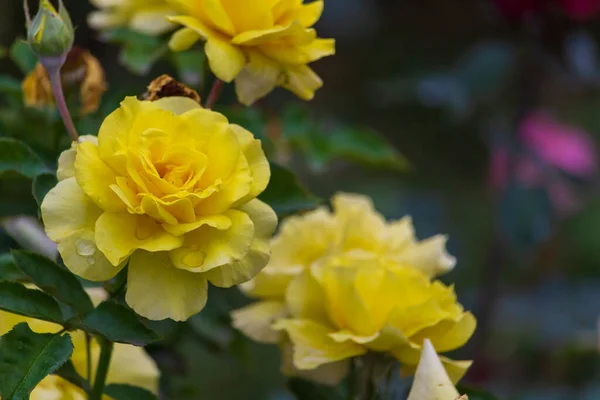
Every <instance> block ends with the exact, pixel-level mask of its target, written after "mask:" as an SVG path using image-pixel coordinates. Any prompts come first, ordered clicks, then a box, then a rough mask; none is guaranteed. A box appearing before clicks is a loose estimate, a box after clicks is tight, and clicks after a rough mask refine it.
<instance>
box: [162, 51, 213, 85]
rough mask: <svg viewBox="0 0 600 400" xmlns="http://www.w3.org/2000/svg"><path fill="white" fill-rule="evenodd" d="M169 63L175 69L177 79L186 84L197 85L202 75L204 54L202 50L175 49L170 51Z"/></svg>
mask: <svg viewBox="0 0 600 400" xmlns="http://www.w3.org/2000/svg"><path fill="white" fill-rule="evenodd" d="M170 59H171V64H173V66H175V68H176V69H177V75H178V76H179V79H181V80H182V81H183V82H185V83H187V84H188V85H198V84H200V82H202V77H203V76H204V65H205V62H206V55H205V54H204V51H202V50H188V51H177V52H173V53H171V56H170Z"/></svg>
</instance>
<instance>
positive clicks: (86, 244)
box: [76, 239, 96, 257]
mask: <svg viewBox="0 0 600 400" xmlns="http://www.w3.org/2000/svg"><path fill="white" fill-rule="evenodd" d="M76 246H77V254H79V255H80V256H82V257H87V256H93V255H94V253H96V245H95V244H94V242H92V241H91V240H85V239H80V240H78V241H77V243H76Z"/></svg>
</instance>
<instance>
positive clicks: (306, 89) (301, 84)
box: [283, 65, 323, 100]
mask: <svg viewBox="0 0 600 400" xmlns="http://www.w3.org/2000/svg"><path fill="white" fill-rule="evenodd" d="M321 86H323V81H322V80H321V78H319V75H317V74H316V73H315V72H314V71H313V70H312V69H310V68H309V67H308V66H306V65H302V66H297V67H293V68H292V67H290V68H289V69H288V70H287V74H286V81H285V83H284V85H283V87H285V88H286V89H288V90H289V91H291V92H292V93H294V94H295V95H296V96H298V97H300V98H301V99H302V100H312V99H313V97H314V96H315V91H316V90H317V89H319V88H320V87H321Z"/></svg>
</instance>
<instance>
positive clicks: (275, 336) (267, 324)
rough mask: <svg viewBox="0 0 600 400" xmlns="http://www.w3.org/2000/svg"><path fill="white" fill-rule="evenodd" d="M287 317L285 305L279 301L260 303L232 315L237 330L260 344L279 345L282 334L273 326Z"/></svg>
mask: <svg viewBox="0 0 600 400" xmlns="http://www.w3.org/2000/svg"><path fill="white" fill-rule="evenodd" d="M285 315H286V309H285V304H284V303H281V302H277V301H260V302H257V303H254V304H251V305H249V306H247V307H244V308H240V309H238V310H235V311H233V312H232V313H231V318H232V321H233V322H232V323H233V326H234V327H235V328H236V329H239V330H240V331H242V332H243V333H244V334H245V335H246V336H248V337H249V338H251V339H252V340H254V341H257V342H260V343H271V344H275V343H278V342H279V340H280V339H281V332H277V331H275V330H273V328H271V325H272V324H273V323H274V322H275V321H276V320H278V319H280V318H283V317H284V316H285Z"/></svg>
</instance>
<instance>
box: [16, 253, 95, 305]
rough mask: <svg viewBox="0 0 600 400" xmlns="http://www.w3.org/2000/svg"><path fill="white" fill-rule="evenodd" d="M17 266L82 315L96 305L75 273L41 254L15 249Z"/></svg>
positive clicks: (40, 285)
mask: <svg viewBox="0 0 600 400" xmlns="http://www.w3.org/2000/svg"><path fill="white" fill-rule="evenodd" d="M12 255H13V259H14V260H15V264H16V265H17V268H19V269H20V270H21V271H22V272H23V273H24V274H25V275H27V276H28V277H30V278H31V280H32V281H33V283H35V284H36V285H37V286H38V287H39V288H40V289H42V290H43V291H44V292H46V293H48V294H49V295H51V296H53V297H54V298H55V299H57V300H60V301H62V302H63V303H66V304H68V305H70V306H71V307H73V308H74V309H75V310H77V311H78V312H79V313H80V315H83V314H87V313H88V312H90V311H91V310H92V309H93V308H94V305H93V304H92V300H90V297H89V296H88V295H87V293H86V292H85V290H84V289H83V287H82V286H81V283H80V282H79V281H78V280H77V278H75V275H73V274H71V273H70V272H68V271H66V270H64V269H62V268H61V267H60V266H58V264H56V263H54V262H52V261H51V260H49V259H47V258H45V257H42V256H41V255H39V254H35V253H30V252H26V251H13V253H12Z"/></svg>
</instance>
